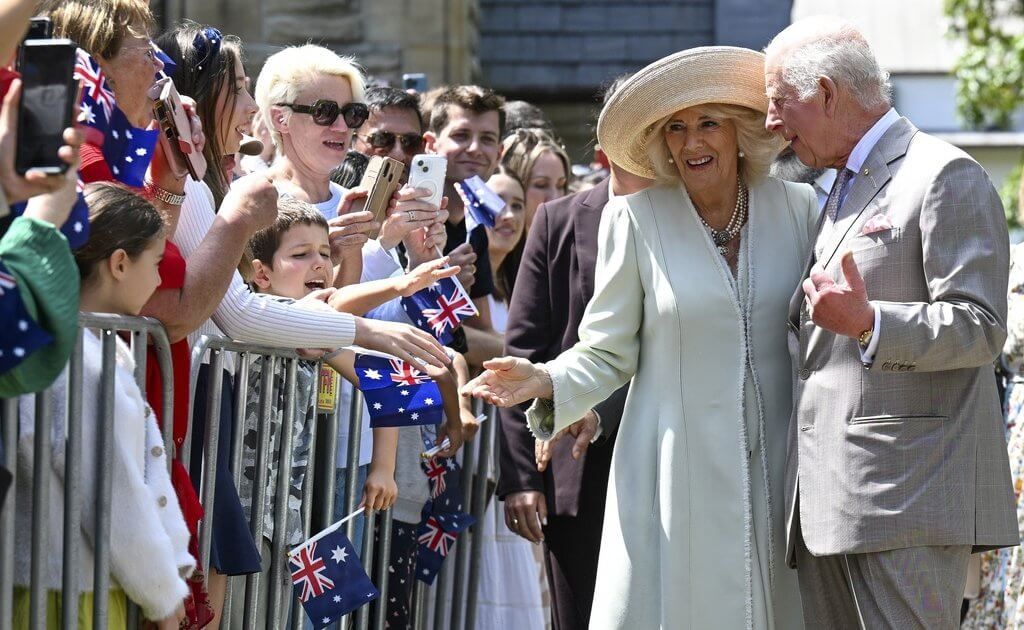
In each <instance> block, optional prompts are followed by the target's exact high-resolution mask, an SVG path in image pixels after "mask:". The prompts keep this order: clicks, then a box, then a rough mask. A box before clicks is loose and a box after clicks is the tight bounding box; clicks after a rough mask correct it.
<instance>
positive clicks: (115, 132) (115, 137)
mask: <svg viewBox="0 0 1024 630" xmlns="http://www.w3.org/2000/svg"><path fill="white" fill-rule="evenodd" d="M110 135H112V136H114V140H117V139H118V138H120V137H121V136H119V135H118V134H117V129H111V130H110Z"/></svg>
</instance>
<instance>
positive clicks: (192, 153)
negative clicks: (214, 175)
mask: <svg viewBox="0 0 1024 630" xmlns="http://www.w3.org/2000/svg"><path fill="white" fill-rule="evenodd" d="M153 112H154V114H155V115H156V119H157V121H159V123H160V129H161V131H163V133H162V134H160V144H161V145H163V148H164V155H165V156H166V157H167V161H168V162H169V165H170V167H171V170H172V171H173V172H175V173H178V174H181V175H184V174H185V173H186V172H187V173H188V174H189V177H191V178H192V179H194V180H195V181H197V182H198V181H202V179H203V177H204V176H205V175H206V158H204V157H203V152H202V151H199V150H197V149H196V147H195V145H193V144H192V133H191V131H190V130H191V126H190V125H189V121H188V114H186V113H185V108H184V107H183V106H182V104H181V97H180V96H179V95H178V90H177V89H176V88H175V87H174V82H173V81H171V80H167V81H166V82H165V83H164V86H163V88H162V89H161V91H160V97H159V98H158V99H157V100H156V103H155V104H154V105H153Z"/></svg>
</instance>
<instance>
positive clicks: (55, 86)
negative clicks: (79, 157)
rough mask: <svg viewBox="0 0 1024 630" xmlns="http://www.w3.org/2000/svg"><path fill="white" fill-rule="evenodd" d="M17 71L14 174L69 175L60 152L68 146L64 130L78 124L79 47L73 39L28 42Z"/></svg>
mask: <svg viewBox="0 0 1024 630" xmlns="http://www.w3.org/2000/svg"><path fill="white" fill-rule="evenodd" d="M18 71H19V72H20V73H21V103H20V104H19V105H18V146H17V148H16V150H15V158H14V170H15V171H17V172H18V173H20V174H24V173H25V172H26V171H29V170H39V171H42V172H44V173H46V174H49V175H56V174H59V173H64V172H66V171H67V170H68V165H67V164H66V163H65V162H64V161H63V160H61V159H60V158H59V157H58V156H57V151H58V150H60V148H61V147H62V146H64V130H65V129H67V128H68V127H71V126H73V124H74V119H73V116H74V111H75V99H76V98H77V97H78V81H77V80H76V79H75V78H74V72H75V44H74V43H73V42H72V41H71V40H70V39H28V40H25V41H24V42H22V44H21V47H20V49H19V51H18Z"/></svg>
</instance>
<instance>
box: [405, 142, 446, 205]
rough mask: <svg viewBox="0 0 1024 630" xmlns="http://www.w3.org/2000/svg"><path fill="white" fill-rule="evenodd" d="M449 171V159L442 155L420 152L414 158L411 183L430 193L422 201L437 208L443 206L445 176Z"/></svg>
mask: <svg viewBox="0 0 1024 630" xmlns="http://www.w3.org/2000/svg"><path fill="white" fill-rule="evenodd" d="M447 172H448V159H447V158H445V157H444V156H441V155H429V154H425V153H420V154H418V155H416V156H414V157H413V158H412V164H411V166H410V167H409V185H410V186H412V187H413V188H422V189H423V190H426V191H427V192H428V193H430V194H429V196H427V197H422V198H421V199H420V201H423V202H426V203H429V204H430V205H432V206H434V207H435V208H440V207H441V198H442V197H443V196H444V178H445V175H446V174H447Z"/></svg>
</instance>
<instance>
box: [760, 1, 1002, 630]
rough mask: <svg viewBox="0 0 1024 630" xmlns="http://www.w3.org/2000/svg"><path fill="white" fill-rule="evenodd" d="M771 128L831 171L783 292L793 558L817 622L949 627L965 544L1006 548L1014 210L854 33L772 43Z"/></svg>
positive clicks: (954, 621)
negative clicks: (1009, 217)
mask: <svg viewBox="0 0 1024 630" xmlns="http://www.w3.org/2000/svg"><path fill="white" fill-rule="evenodd" d="M766 55H767V57H766V60H765V79H766V84H767V90H768V97H769V99H770V105H769V109H768V116H767V120H766V122H765V126H766V127H767V128H768V129H769V130H771V131H774V132H775V133H778V134H779V135H780V136H782V137H784V138H785V139H786V140H787V141H789V142H790V145H791V147H792V149H793V151H794V152H795V153H796V155H797V156H798V157H799V158H800V160H801V161H802V162H804V163H805V164H807V165H808V166H812V167H815V168H834V169H836V170H837V174H836V180H835V184H834V185H833V186H832V189H831V191H830V192H829V195H828V198H827V201H826V203H825V207H824V210H823V212H822V216H821V220H820V221H819V223H818V226H817V234H816V235H815V237H814V238H812V242H813V243H814V246H813V247H812V251H811V252H810V255H809V257H808V260H807V263H806V267H805V269H806V271H805V274H804V280H803V282H802V285H801V286H800V287H798V288H797V290H796V292H795V294H794V296H793V299H792V301H791V303H790V335H789V345H790V352H791V354H792V356H793V361H794V368H795V379H796V381H795V382H796V388H795V397H794V411H793V418H792V422H791V425H790V447H789V448H790V450H789V462H788V466H787V493H786V500H787V508H788V511H787V527H788V544H789V550H788V551H789V560H790V563H791V564H793V563H795V566H796V568H797V571H798V573H799V582H800V592H801V599H802V602H803V606H804V619H805V621H806V624H807V626H808V627H809V628H810V627H814V628H818V627H820V628H857V627H861V628H901V629H902V628H955V627H957V626H958V625H959V612H960V602H961V597H962V594H963V590H964V582H965V580H966V575H967V561H968V557H969V555H970V553H971V551H972V550H975V551H977V550H983V549H993V548H998V547H1005V546H1011V545H1016V544H1017V542H1018V534H1017V519H1016V512H1015V508H1014V499H1013V492H1012V489H1011V487H1010V470H1009V462H1008V458H1007V453H1006V442H1005V438H1004V435H1003V423H1002V415H1001V411H1000V406H999V399H998V396H997V394H996V383H995V378H994V375H993V370H992V362H993V360H994V359H995V358H996V357H998V356H999V353H1000V351H1001V349H1002V345H1003V341H1004V339H1005V337H1006V285H1007V272H1008V266H1009V245H1008V237H1007V230H1006V220H1005V218H1004V216H1003V209H1002V206H1001V205H1000V202H999V197H998V195H997V194H996V191H995V189H994V188H993V186H992V183H991V182H990V181H989V178H988V176H987V175H986V173H985V171H984V170H983V169H982V168H981V166H979V165H978V163H977V162H975V161H974V160H973V159H971V158H970V157H969V156H968V155H967V154H965V153H964V152H962V151H960V150H959V149H957V148H955V147H953V146H951V145H949V144H947V143H945V142H943V141H941V140H938V139H936V138H934V137H932V136H929V135H927V134H925V133H922V132H920V131H919V130H918V129H917V128H916V127H914V125H913V124H912V123H911V122H910V121H908V120H907V119H906V118H903V117H901V116H900V115H899V113H898V112H897V111H896V110H895V109H894V108H893V107H892V105H891V100H890V90H889V83H888V73H886V72H884V71H882V70H881V69H880V67H879V65H878V62H877V61H876V59H875V56H874V54H873V53H872V51H871V49H870V47H869V46H868V44H867V42H866V41H865V39H864V37H863V36H862V35H861V34H860V33H859V32H857V30H856V29H854V28H853V27H852V26H850V25H849V24H845V23H842V22H838V21H835V20H831V19H822V18H819V19H811V20H805V21H801V22H797V23H795V24H793V25H792V26H790V27H789V28H787V29H786V30H785V31H783V32H782V33H780V34H779V35H778V36H777V37H776V38H775V39H774V40H773V41H772V42H771V44H769V45H768V48H767V49H766Z"/></svg>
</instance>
